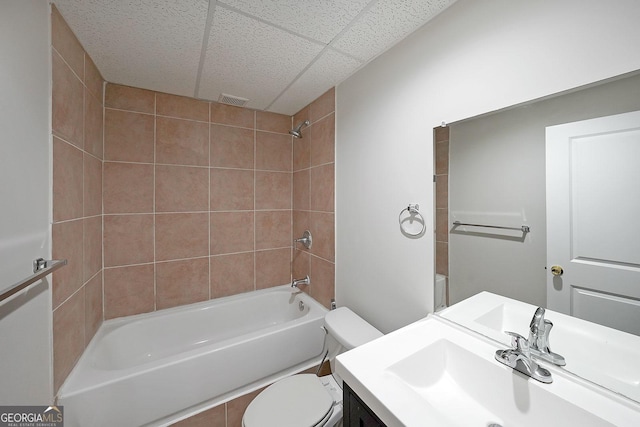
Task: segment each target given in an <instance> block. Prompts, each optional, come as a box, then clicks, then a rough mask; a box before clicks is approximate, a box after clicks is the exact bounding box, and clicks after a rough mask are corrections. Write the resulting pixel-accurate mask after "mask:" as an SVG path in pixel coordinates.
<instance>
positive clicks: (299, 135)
mask: <svg viewBox="0 0 640 427" xmlns="http://www.w3.org/2000/svg"><path fill="white" fill-rule="evenodd" d="M309 124H310V122H309V120H305V121H304V122H300V124H299V125H298V126H296V127H295V129H291V130H290V131H289V133H290V134H291V135H293V136H295V137H296V138H302V132H301V130H302V126H309Z"/></svg>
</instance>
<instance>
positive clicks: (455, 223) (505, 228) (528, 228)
mask: <svg viewBox="0 0 640 427" xmlns="http://www.w3.org/2000/svg"><path fill="white" fill-rule="evenodd" d="M453 225H454V226H458V225H470V226H473V227H486V228H499V229H501V230H518V231H522V232H523V233H529V232H530V231H531V227H529V226H528V225H523V226H521V227H503V226H500V225H483V224H468V223H465V222H460V221H453Z"/></svg>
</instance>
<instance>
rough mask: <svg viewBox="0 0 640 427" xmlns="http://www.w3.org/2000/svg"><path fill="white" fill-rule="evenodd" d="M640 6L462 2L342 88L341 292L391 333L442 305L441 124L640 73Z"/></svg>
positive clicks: (567, 0) (578, 1) (626, 0)
mask: <svg viewBox="0 0 640 427" xmlns="http://www.w3.org/2000/svg"><path fill="white" fill-rule="evenodd" d="M639 15H640V2H638V1H636V0H617V1H615V2H614V4H612V3H611V2H597V1H590V2H585V1H584V0H563V1H557V2H553V3H550V2H514V1H511V0H500V1H499V0H494V1H490V2H488V1H487V2H479V1H475V0H459V1H458V2H456V3H455V4H454V5H453V6H451V7H450V8H449V9H447V10H446V11H444V12H443V13H441V14H440V15H439V16H438V17H437V18H435V19H434V20H433V21H432V22H430V23H428V24H427V25H426V26H424V27H422V28H421V29H419V30H418V31H417V32H416V33H414V34H413V35H412V36H411V37H410V38H408V39H407V40H405V41H403V42H402V43H400V44H398V45H397V46H395V47H394V48H393V49H391V50H390V51H388V52H387V53H385V54H384V55H382V56H380V57H379V58H377V59H376V60H375V61H373V62H372V63H371V64H369V65H368V66H366V67H365V68H363V69H362V70H360V71H359V72H358V73H356V74H355V75H353V76H352V77H351V78H349V79H348V80H346V81H345V82H344V83H342V84H341V85H339V86H338V88H337V116H336V299H337V301H338V304H340V305H347V306H350V307H352V308H353V309H354V310H355V311H356V312H357V313H359V314H360V315H362V316H363V317H364V318H365V319H367V320H368V321H370V322H371V323H372V324H374V325H375V326H377V327H378V328H379V329H381V330H382V331H384V332H388V331H390V330H393V329H396V328H398V327H400V326H402V325H404V324H407V323H409V322H411V321H413V320H416V319H418V318H419V317H421V316H424V315H426V314H427V312H429V311H431V310H432V306H433V297H432V295H433V273H434V268H433V260H434V250H433V246H434V237H433V234H432V233H431V232H429V233H428V234H427V235H425V236H424V237H423V238H421V239H418V240H410V239H407V238H405V237H403V236H402V235H401V234H400V232H399V230H398V223H397V216H398V213H399V212H400V210H401V209H402V208H403V207H405V206H406V205H407V204H408V203H420V206H421V211H422V212H423V213H424V215H425V217H426V218H427V221H428V223H429V224H432V216H433V215H432V211H433V185H432V174H433V148H432V143H433V137H432V128H433V127H434V126H437V125H439V124H440V123H441V122H442V121H445V122H447V123H450V122H453V121H457V120H460V119H463V118H467V117H472V116H476V115H478V114H482V113H485V112H488V111H493V110H497V109H501V108H504V107H506V106H509V105H513V104H517V103H521V102H525V101H528V100H531V99H535V98H539V97H543V96H547V95H550V94H553V93H556V92H560V91H563V90H567V89H570V88H574V87H577V86H581V85H584V84H588V83H591V82H594V81H598V80H602V79H606V78H609V77H612V76H616V75H619V74H622V73H626V72H630V71H633V70H636V69H640V50H639V49H638V42H639V40H640V26H638V25H637V16H639Z"/></svg>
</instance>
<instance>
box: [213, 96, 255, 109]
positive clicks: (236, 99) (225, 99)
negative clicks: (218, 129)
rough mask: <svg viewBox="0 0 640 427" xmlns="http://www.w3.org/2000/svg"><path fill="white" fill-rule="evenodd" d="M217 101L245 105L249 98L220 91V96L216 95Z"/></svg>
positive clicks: (237, 105)
mask: <svg viewBox="0 0 640 427" xmlns="http://www.w3.org/2000/svg"><path fill="white" fill-rule="evenodd" d="M218 102H220V103H222V104H228V105H235V106H236V107H244V106H245V105H247V102H249V100H248V99H247V98H241V97H239V96H233V95H227V94H226V93H221V94H220V97H218Z"/></svg>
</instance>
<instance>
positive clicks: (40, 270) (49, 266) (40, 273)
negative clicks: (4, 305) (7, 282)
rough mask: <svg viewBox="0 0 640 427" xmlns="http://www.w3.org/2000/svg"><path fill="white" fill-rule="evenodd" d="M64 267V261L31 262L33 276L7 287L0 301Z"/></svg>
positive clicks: (42, 260)
mask: <svg viewBox="0 0 640 427" xmlns="http://www.w3.org/2000/svg"><path fill="white" fill-rule="evenodd" d="M65 265H67V260H66V259H61V260H55V259H54V260H45V259H43V258H38V259H35V260H33V273H34V274H32V275H31V276H29V277H27V278H26V279H24V280H21V281H19V282H18V283H16V284H14V285H13V286H10V287H8V288H7V289H5V290H4V291H2V294H0V301H4V300H5V299H7V298H9V297H10V296H11V295H13V294H15V293H16V292H20V291H21V290H23V289H24V288H26V287H27V286H29V285H31V284H32V283H35V282H37V281H38V280H40V279H42V278H43V277H44V276H47V275H49V274H51V273H53V272H54V271H56V270H57V269H59V268H60V267H63V266H65Z"/></svg>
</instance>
